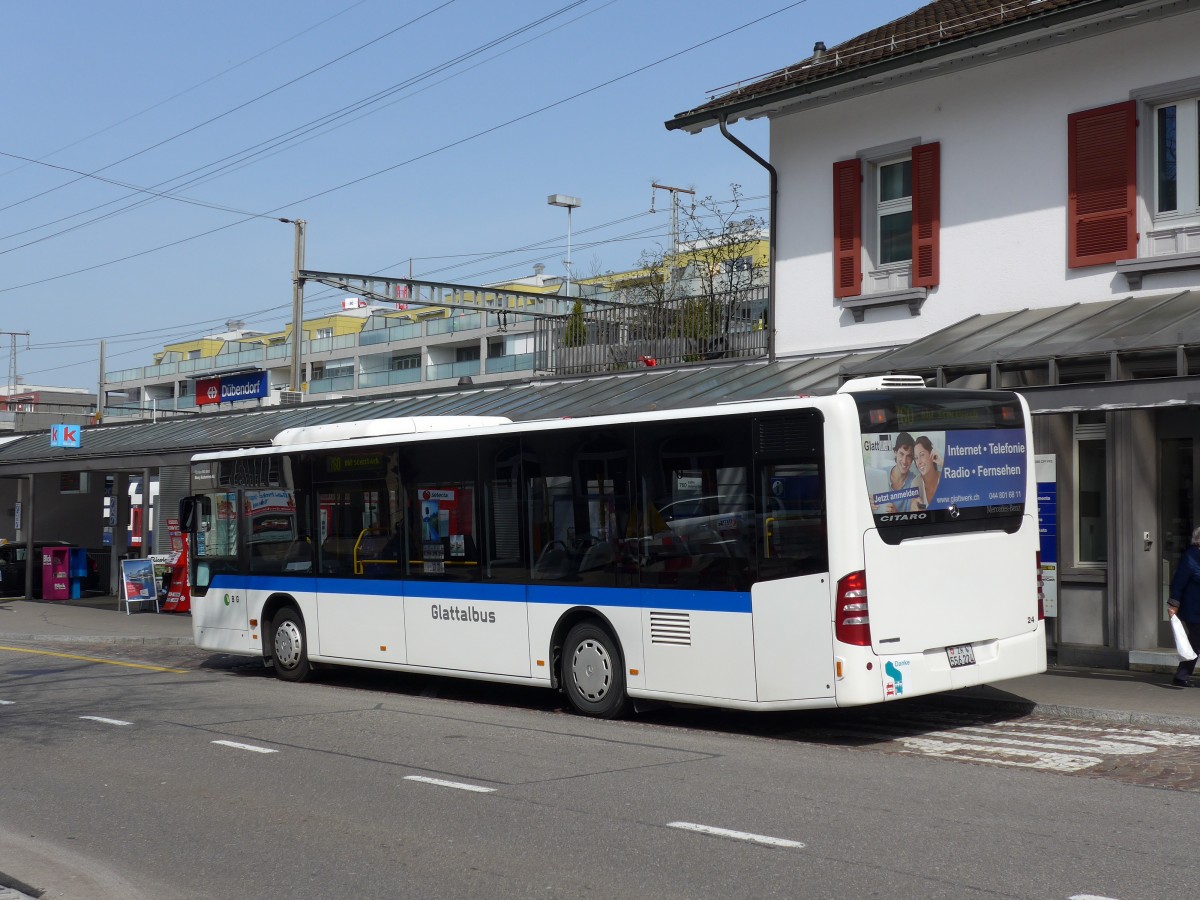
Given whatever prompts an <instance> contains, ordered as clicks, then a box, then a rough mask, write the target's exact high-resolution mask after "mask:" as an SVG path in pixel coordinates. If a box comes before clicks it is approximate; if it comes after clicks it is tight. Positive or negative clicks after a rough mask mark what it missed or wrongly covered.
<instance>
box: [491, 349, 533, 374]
mask: <svg viewBox="0 0 1200 900" xmlns="http://www.w3.org/2000/svg"><path fill="white" fill-rule="evenodd" d="M532 370H533V354H532V353H514V354H512V355H511V356H493V357H490V358H489V359H488V361H487V363H486V365H485V366H484V371H485V372H487V374H489V375H495V374H497V373H500V372H529V371H532Z"/></svg>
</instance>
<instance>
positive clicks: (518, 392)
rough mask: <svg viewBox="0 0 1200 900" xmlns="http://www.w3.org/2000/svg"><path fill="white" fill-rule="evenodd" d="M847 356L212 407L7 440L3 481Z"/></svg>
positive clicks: (783, 381) (668, 399) (720, 390)
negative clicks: (310, 431)
mask: <svg viewBox="0 0 1200 900" xmlns="http://www.w3.org/2000/svg"><path fill="white" fill-rule="evenodd" d="M873 355H875V354H841V355H835V356H825V357H811V358H806V359H800V360H787V361H780V362H774V363H767V362H761V363H745V362H743V363H737V364H725V365H717V364H713V365H704V366H685V367H679V368H670V369H668V368H662V369H659V368H647V369H639V370H636V371H630V372H620V373H614V374H609V375H597V376H592V377H587V378H570V379H554V380H532V381H521V382H516V383H507V384H503V385H497V384H489V385H487V386H479V387H462V388H458V389H455V390H448V391H437V392H427V393H419V394H404V395H391V396H386V397H377V398H370V399H364V398H357V399H354V400H343V401H335V402H331V403H326V404H318V403H315V402H309V403H304V404H301V405H298V406H277V407H266V408H255V409H252V410H245V411H242V410H237V411H230V412H223V413H206V414H199V415H195V416H190V417H187V418H171V419H167V420H163V421H159V422H138V423H127V424H114V425H99V426H95V427H90V428H84V429H82V438H81V444H82V446H80V447H78V448H61V447H59V448H50V447H49V446H48V443H49V441H48V438H47V435H46V434H45V433H44V432H43V433H36V434H30V435H27V436H22V437H20V438H17V439H15V440H11V441H9V442H8V443H6V444H2V445H0V477H14V476H19V475H29V474H34V473H39V472H63V471H113V470H127V469H128V470H138V469H143V468H152V467H161V466H172V465H183V464H186V463H187V462H188V461H189V460H190V459H191V457H192V455H193V454H195V453H199V452H201V451H204V450H231V449H237V448H241V447H246V448H249V447H261V446H265V445H267V444H269V443H270V442H271V440H272V439H273V438H274V437H275V435H277V434H278V433H279V432H280V431H283V430H284V429H285V428H296V427H300V426H305V425H324V424H328V423H333V422H352V421H357V420H364V419H380V418H388V417H393V416H438V415H492V416H507V417H509V418H510V419H513V420H514V421H531V420H535V419H551V418H559V417H563V416H572V417H580V416H594V415H606V414H612V413H626V412H644V411H648V410H656V409H664V410H665V409H683V408H686V407H690V406H710V405H714V404H717V403H727V402H737V401H744V400H761V399H766V398H769V397H785V396H795V395H797V394H828V393H833V392H834V391H836V390H837V388H838V387H839V386H840V384H841V382H842V380H843V379H842V369H843V366H844V365H845V364H846V363H847V361H849V360H857V359H861V358H863V357H864V356H873Z"/></svg>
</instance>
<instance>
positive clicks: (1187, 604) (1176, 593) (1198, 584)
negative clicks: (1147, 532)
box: [1167, 528, 1200, 687]
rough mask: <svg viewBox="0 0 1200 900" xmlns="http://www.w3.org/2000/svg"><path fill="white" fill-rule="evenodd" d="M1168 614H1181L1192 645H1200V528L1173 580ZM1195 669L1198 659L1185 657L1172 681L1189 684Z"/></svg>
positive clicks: (1181, 685)
mask: <svg viewBox="0 0 1200 900" xmlns="http://www.w3.org/2000/svg"><path fill="white" fill-rule="evenodd" d="M1167 614H1168V615H1171V616H1178V617H1179V621H1180V622H1182V623H1183V627H1184V630H1186V631H1187V636H1188V640H1189V641H1190V642H1191V644H1192V648H1193V649H1195V648H1197V647H1200V528H1196V529H1194V530H1193V531H1192V542H1191V544H1189V545H1188V547H1187V549H1186V550H1184V551H1183V556H1182V557H1181V558H1180V560H1179V566H1178V567H1177V568H1176V569H1175V577H1174V578H1172V579H1171V594H1170V598H1169V599H1168V600H1167ZM1195 671H1196V660H1194V659H1185V660H1181V661H1180V663H1179V668H1178V669H1176V670H1175V678H1174V680H1173V681H1172V684H1176V685H1178V686H1179V687H1187V686H1188V684H1190V683H1191V682H1190V679H1191V677H1192V673H1193V672H1195Z"/></svg>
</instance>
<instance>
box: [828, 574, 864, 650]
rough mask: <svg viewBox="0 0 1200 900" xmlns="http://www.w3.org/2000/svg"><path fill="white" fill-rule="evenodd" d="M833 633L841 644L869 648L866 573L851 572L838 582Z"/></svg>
mask: <svg viewBox="0 0 1200 900" xmlns="http://www.w3.org/2000/svg"><path fill="white" fill-rule="evenodd" d="M833 631H834V634H835V636H836V637H837V639H838V640H839V641H841V642H842V643H843V644H854V645H855V646H858V647H869V646H871V616H870V614H869V612H868V610H867V573H866V572H851V573H850V574H849V575H847V576H845V577H844V578H842V579H841V580H840V581H839V582H838V592H837V609H836V611H835V613H834V623H833Z"/></svg>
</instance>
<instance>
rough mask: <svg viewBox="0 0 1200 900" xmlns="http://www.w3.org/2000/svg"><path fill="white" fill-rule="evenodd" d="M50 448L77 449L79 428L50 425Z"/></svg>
mask: <svg viewBox="0 0 1200 900" xmlns="http://www.w3.org/2000/svg"><path fill="white" fill-rule="evenodd" d="M50 446H51V447H78V446H79V426H78V425H51V426H50Z"/></svg>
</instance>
